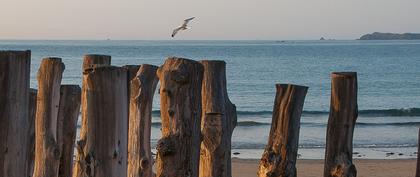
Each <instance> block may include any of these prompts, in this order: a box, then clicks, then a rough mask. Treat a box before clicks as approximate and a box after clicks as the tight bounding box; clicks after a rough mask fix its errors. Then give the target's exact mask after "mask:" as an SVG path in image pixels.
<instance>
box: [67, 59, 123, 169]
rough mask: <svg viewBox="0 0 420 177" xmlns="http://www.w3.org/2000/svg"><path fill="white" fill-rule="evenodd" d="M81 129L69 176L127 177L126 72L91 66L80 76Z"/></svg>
mask: <svg viewBox="0 0 420 177" xmlns="http://www.w3.org/2000/svg"><path fill="white" fill-rule="evenodd" d="M83 87H84V89H83V92H85V93H83V94H85V99H84V100H83V101H82V107H83V108H82V110H83V111H82V117H83V122H82V129H81V131H80V141H78V142H77V145H76V147H77V157H76V162H75V167H74V171H73V177H85V176H89V177H124V176H126V175H127V128H128V127H127V124H128V123H127V121H128V112H127V111H128V108H127V70H126V69H124V68H121V67H115V66H102V67H92V68H89V69H86V70H85V71H84V73H83Z"/></svg>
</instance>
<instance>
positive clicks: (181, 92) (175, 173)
mask: <svg viewBox="0 0 420 177" xmlns="http://www.w3.org/2000/svg"><path fill="white" fill-rule="evenodd" d="M157 75H158V77H159V81H160V84H161V85H160V98H161V102H160V103H161V105H160V106H161V119H162V138H161V139H160V140H159V141H158V144H157V147H156V149H157V152H158V153H157V168H156V171H157V176H158V177H169V176H170V177H187V176H188V177H198V171H199V159H200V120H201V118H200V117H201V82H202V80H203V66H202V65H201V64H200V63H198V62H196V61H193V60H188V59H183V58H176V57H172V58H168V59H167V60H166V61H165V63H164V64H163V65H162V66H161V67H159V69H158V71H157Z"/></svg>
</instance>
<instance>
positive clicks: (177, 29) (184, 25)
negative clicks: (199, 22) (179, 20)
mask: <svg viewBox="0 0 420 177" xmlns="http://www.w3.org/2000/svg"><path fill="white" fill-rule="evenodd" d="M194 18H195V17H191V18H187V19H185V20H184V23H183V24H182V25H181V26H180V27H178V28H176V29H174V31H173V32H172V37H175V35H176V33H178V31H180V30H186V29H190V27H188V26H187V24H188V22H190V21H191V20H192V19H194Z"/></svg>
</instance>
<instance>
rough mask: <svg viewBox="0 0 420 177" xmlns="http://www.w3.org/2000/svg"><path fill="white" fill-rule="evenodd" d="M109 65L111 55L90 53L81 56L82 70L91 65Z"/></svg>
mask: <svg viewBox="0 0 420 177" xmlns="http://www.w3.org/2000/svg"><path fill="white" fill-rule="evenodd" d="M109 65H111V56H109V55H97V54H90V55H85V56H84V57H83V65H82V72H83V71H84V70H85V69H88V68H91V67H93V66H109Z"/></svg>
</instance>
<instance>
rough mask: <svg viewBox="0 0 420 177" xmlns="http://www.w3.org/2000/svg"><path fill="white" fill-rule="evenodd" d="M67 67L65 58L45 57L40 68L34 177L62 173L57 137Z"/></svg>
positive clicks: (51, 176) (55, 175) (53, 175)
mask: <svg viewBox="0 0 420 177" xmlns="http://www.w3.org/2000/svg"><path fill="white" fill-rule="evenodd" d="M63 71H64V64H63V63H62V62H61V58H44V59H43V60H42V62H41V66H40V68H39V71H38V76H37V79H38V95H37V109H36V120H35V168H34V174H33V177H57V175H58V167H59V163H60V148H59V145H58V141H57V116H58V107H59V101H60V85H61V78H62V74H63Z"/></svg>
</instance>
